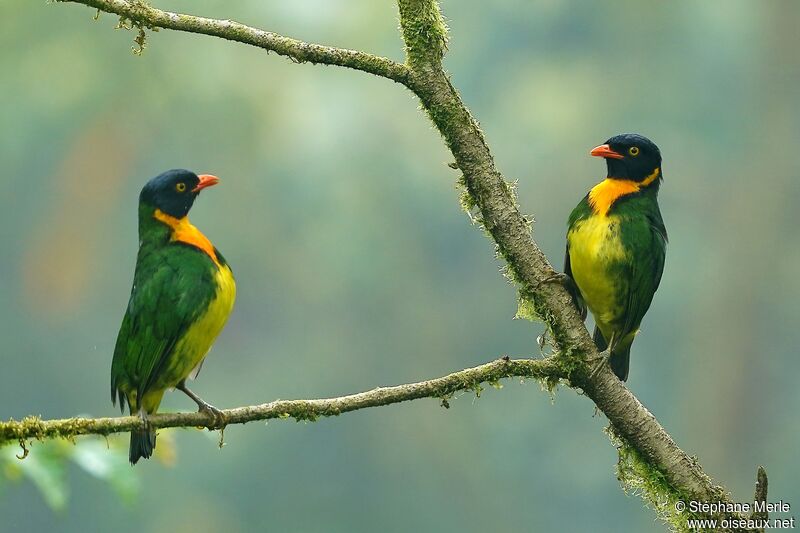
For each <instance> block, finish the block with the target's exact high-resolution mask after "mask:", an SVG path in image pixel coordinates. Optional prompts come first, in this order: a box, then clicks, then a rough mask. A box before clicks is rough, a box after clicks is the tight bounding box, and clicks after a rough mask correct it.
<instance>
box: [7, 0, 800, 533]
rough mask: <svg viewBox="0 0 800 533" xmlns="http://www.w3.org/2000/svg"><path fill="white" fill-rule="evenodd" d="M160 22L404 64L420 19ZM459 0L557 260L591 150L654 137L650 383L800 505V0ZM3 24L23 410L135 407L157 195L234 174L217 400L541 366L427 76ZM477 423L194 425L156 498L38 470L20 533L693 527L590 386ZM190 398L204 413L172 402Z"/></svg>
mask: <svg viewBox="0 0 800 533" xmlns="http://www.w3.org/2000/svg"><path fill="white" fill-rule="evenodd" d="M155 4H156V5H157V6H159V7H163V8H167V9H174V10H188V11H191V12H192V13H195V14H201V15H206V16H215V17H223V18H233V19H236V20H239V21H242V22H246V23H249V24H252V25H255V26H260V27H264V28H266V29H269V30H272V31H276V32H279V33H283V34H287V35H290V36H294V37H297V38H301V39H305V40H309V41H315V42H321V43H327V44H334V45H337V46H343V47H349V48H355V49H364V50H368V51H371V52H374V53H378V54H382V55H386V56H388V57H391V58H394V59H396V60H402V46H401V43H400V39H399V36H398V32H397V25H398V22H397V14H396V7H395V6H394V3H393V2H390V1H388V0H387V1H383V2H368V1H355V0H352V1H333V0H302V1H296V2H237V3H235V4H236V5H228V4H229V2H223V1H219V0H215V1H211V0H204V1H195V2H180V1H166V0H160V1H158V2H155ZM443 9H444V12H445V14H446V16H447V19H448V21H449V24H450V27H451V30H452V32H451V43H450V47H449V53H448V55H447V59H446V65H447V67H448V69H449V70H450V72H451V73H452V76H453V81H454V83H455V84H456V86H457V87H458V88H459V89H460V91H461V93H462V95H463V97H464V100H465V101H466V103H467V104H468V106H469V107H470V109H471V111H472V112H473V113H474V114H475V116H476V117H477V118H478V119H479V120H480V122H481V125H482V127H483V129H484V131H485V133H486V135H487V138H488V141H489V143H490V146H491V147H492V150H493V153H494V155H495V157H496V160H497V165H498V167H499V168H500V170H501V171H502V172H503V173H504V174H505V175H506V176H507V177H508V178H509V179H515V180H519V198H520V203H521V206H522V208H523V210H524V211H525V212H527V213H531V214H533V215H534V216H535V219H536V224H535V227H534V237H535V239H536V241H537V242H538V243H539V244H540V246H541V247H542V248H543V249H544V251H545V252H546V253H547V254H548V256H549V257H550V259H551V261H552V262H553V263H554V264H555V265H557V266H559V267H560V266H561V261H562V257H563V246H564V244H563V242H564V233H565V221H566V218H567V215H568V214H569V212H570V210H571V209H572V208H573V206H574V205H575V204H576V203H577V201H578V200H579V199H580V198H581V197H582V196H583V195H584V194H585V192H586V191H587V190H588V188H589V187H590V186H591V185H592V184H593V183H595V182H596V181H598V180H599V179H601V178H602V177H604V166H603V164H602V162H601V161H598V160H596V159H593V158H591V157H589V156H588V154H587V152H588V150H589V149H590V148H591V147H593V146H595V145H596V144H599V143H601V142H602V141H604V140H605V139H606V138H607V137H609V136H611V135H612V134H616V133H619V132H624V131H637V132H641V133H644V134H646V135H647V136H649V137H651V138H652V139H653V140H654V141H656V142H657V143H658V144H659V145H660V147H661V149H662V152H663V154H664V158H665V162H664V175H665V182H664V185H663V187H662V193H661V206H662V211H663V214H664V219H665V221H666V225H667V228H668V230H669V236H670V244H669V248H668V253H667V265H666V270H665V273H664V278H663V282H662V285H661V288H660V290H659V292H658V294H657V295H656V298H655V302H654V304H653V307H652V309H651V310H650V312H649V314H648V316H647V318H646V319H645V321H644V324H643V332H642V334H641V336H640V337H639V339H638V340H637V342H636V345H635V346H634V350H633V359H632V369H631V376H630V381H629V386H630V388H631V389H632V390H633V391H634V392H635V393H636V394H637V395H638V396H639V398H640V399H641V400H642V401H643V402H644V403H645V404H646V405H647V406H648V408H649V409H651V410H652V411H653V413H655V415H656V416H657V417H658V418H659V419H660V421H661V422H662V423H663V424H664V425H665V426H666V428H667V429H668V430H669V431H670V432H671V434H672V435H673V436H674V437H675V439H676V440H677V442H678V443H679V444H680V445H681V446H682V447H684V449H686V450H687V451H689V452H690V453H692V454H696V455H697V456H698V458H699V459H700V461H701V463H702V464H703V466H704V467H705V468H706V470H707V471H708V472H709V473H710V474H711V475H713V476H714V477H715V479H717V480H718V481H719V482H721V483H723V484H725V485H726V487H728V488H729V489H730V490H731V491H732V492H733V494H734V497H735V499H737V500H740V501H747V500H748V499H751V498H752V494H753V485H754V481H755V472H756V466H757V465H758V464H763V465H765V466H766V468H767V470H768V472H769V474H770V497H771V498H770V499H775V500H777V499H783V500H784V501H788V502H789V503H791V504H792V505H794V506H795V507H800V484H798V482H797V479H798V477H800V463H798V461H797V449H798V447H800V433H799V432H798V419H797V415H796V413H797V409H798V408H799V407H800V392H799V391H800V388H798V387H797V386H796V379H797V375H798V372H799V371H800V363H798V356H797V346H798V345H800V333H798V327H797V325H798V319H800V314H799V313H798V304H797V301H798V296H800V282H798V276H797V274H798V270H799V269H800V241H799V240H798V233H797V216H798V215H797V205H798V202H799V201H800V158H798V157H797V151H798V146H799V145H800V111H799V110H798V97H797V94H798V93H797V87H798V85H800V54H798V53H797V51H798V49H800V38H799V37H798V32H797V25H798V23H799V22H800V4H798V3H797V2H793V1H792V0H785V1H777V0H776V1H773V2H767V3H765V2H750V1H744V0H714V1H706V2H702V3H698V2H690V1H679V2H670V3H669V4H667V3H656V2H635V1H633V0H630V1H620V2H615V3H605V4H604V5H603V8H602V9H599V8H598V7H597V4H596V3H595V2H592V1H590V0H571V1H567V0H537V1H530V0H526V1H521V0H516V1H513V0H504V1H495V2H480V1H477V0H460V1H457V2H456V1H452V0H450V1H446V2H444V4H443ZM2 13H3V16H2V17H0V62H1V63H0V64H2V76H0V94H2V99H0V117H1V119H0V120H1V123H0V139H2V142H0V160H1V161H2V179H0V249H2V250H3V253H2V259H0V338H2V339H3V355H2V365H0V418H2V419H7V418H9V417H15V418H20V417H23V416H25V415H29V414H40V415H42V416H44V417H47V418H54V417H65V416H72V415H76V414H90V415H95V416H101V415H102V416H109V415H113V414H114V413H115V410H114V409H113V408H112V406H111V403H110V402H109V397H108V381H109V376H108V375H109V366H110V360H111V354H112V350H113V345H114V341H115V338H116V334H117V328H118V326H119V322H120V320H121V317H122V313H123V311H124V308H125V305H126V301H127V296H128V293H129V290H130V282H131V278H132V272H133V265H134V260H135V253H136V245H137V237H136V201H137V195H138V191H139V189H140V188H141V186H142V185H143V184H144V182H145V181H146V180H147V179H148V178H150V177H151V176H154V175H155V174H158V173H159V172H161V171H163V170H165V169H168V168H173V167H185V168H189V169H194V170H196V171H198V172H210V173H215V174H217V175H219V176H221V178H222V179H223V182H222V184H221V185H220V186H219V187H218V188H216V189H214V190H213V191H210V192H208V193H206V194H204V195H203V196H202V197H201V199H200V200H199V201H198V203H197V204H196V206H195V209H194V211H193V212H192V220H193V222H194V223H195V224H196V225H198V226H199V227H200V228H201V229H203V231H204V232H205V233H206V234H207V235H209V236H210V237H211V238H212V240H213V241H214V242H215V244H217V246H218V247H219V248H220V249H221V250H222V251H223V253H224V254H225V256H226V257H227V258H228V260H229V261H230V263H231V264H232V265H233V268H234V271H235V273H236V275H237V279H238V285H239V297H238V301H237V306H236V309H235V312H234V314H233V316H232V318H231V320H230V322H229V325H228V327H227V329H226V330H225V331H224V333H223V334H222V336H221V337H220V339H219V342H218V343H217V345H216V347H215V348H214V350H213V351H212V353H211V355H210V358H209V360H208V361H207V363H206V366H205V367H204V370H203V373H202V374H201V376H200V379H199V381H198V382H197V383H196V385H195V387H194V388H195V390H196V391H197V392H198V393H200V394H201V395H203V396H204V397H205V398H206V399H208V400H210V401H212V403H215V404H216V405H218V406H220V407H231V406H238V405H245V404H252V403H259V402H263V401H268V400H272V399H276V398H306V397H322V396H330V395H341V394H345V393H350V392H355V391H359V390H366V389H370V388H372V387H375V386H378V385H389V384H397V383H403V382H409V381H416V380H421V379H425V378H430V377H434V376H439V375H442V374H445V373H448V372H450V371H453V370H457V369H460V368H463V367H467V366H472V365H476V364H480V363H483V362H486V361H488V360H491V359H493V358H496V357H498V356H501V355H503V354H510V355H512V356H536V355H537V354H538V349H537V348H536V346H535V338H536V336H537V334H538V333H540V332H541V330H542V327H541V326H540V325H537V324H531V323H529V322H525V321H520V320H516V321H515V320H512V318H513V316H514V313H515V305H516V302H515V291H514V289H513V287H512V286H510V285H509V284H508V283H507V282H506V281H505V280H504V279H503V277H502V275H501V274H500V273H499V269H500V267H501V266H502V265H501V263H500V262H498V261H497V260H496V259H495V258H494V257H493V247H492V245H491V243H490V242H489V241H487V239H486V238H485V237H484V235H483V234H482V233H481V232H480V231H478V230H477V229H476V228H474V227H471V226H470V224H469V221H468V218H467V217H466V215H465V214H464V213H463V212H462V211H461V209H460V208H459V205H458V201H457V200H458V193H457V190H456V187H455V182H456V179H457V174H456V173H455V172H454V171H453V170H451V169H449V168H448V167H447V166H446V164H447V163H448V162H449V161H451V157H450V156H449V154H448V153H447V152H446V150H445V148H444V146H443V143H442V142H441V140H440V138H439V136H438V134H437V133H436V132H435V131H434V130H433V129H432V127H431V125H430V124H429V122H428V120H427V119H426V117H425V116H424V115H423V114H422V113H421V112H420V111H419V110H418V105H417V102H416V101H415V100H414V98H413V97H412V96H411V94H410V93H408V92H407V91H405V90H404V89H403V88H402V87H400V86H398V85H395V84H393V83H391V82H388V81H386V80H382V79H378V78H374V77H371V76H368V75H365V74H362V73H358V72H354V71H348V70H344V69H340V68H333V67H323V66H317V67H315V66H311V65H294V64H292V63H290V62H289V61H287V60H285V59H282V58H279V57H276V56H275V55H267V54H266V53H265V52H264V51H262V50H258V49H255V48H248V47H245V46H243V45H237V44H233V43H229V42H225V41H222V40H219V39H213V38H209V37H202V36H194V35H188V34H179V33H175V32H170V31H161V32H158V33H148V46H147V48H146V50H145V53H144V55H143V56H142V57H137V56H135V55H133V54H132V53H131V46H132V44H133V43H132V39H133V37H134V33H133V32H130V31H124V30H116V31H115V30H114V29H113V28H114V25H115V24H116V19H115V18H114V17H112V16H109V15H102V16H101V17H100V18H99V20H98V21H96V22H95V21H93V20H92V17H93V15H94V10H91V9H89V8H86V7H82V6H77V5H61V4H58V5H55V4H48V3H45V2H30V1H28V0H4V2H3V7H2ZM450 403H451V408H450V409H449V410H445V409H442V408H441V407H440V406H439V405H438V402H437V401H435V400H422V401H417V402H413V403H410V404H405V405H398V406H392V407H388V408H381V409H375V410H370V411H362V412H357V413H352V414H348V415H346V416H342V417H340V418H336V419H328V420H321V421H319V422H316V423H295V422H292V421H274V422H270V423H269V424H268V425H267V426H264V424H255V423H254V424H249V425H247V426H238V427H231V428H229V429H228V430H227V431H226V434H225V437H226V441H227V445H226V446H225V447H224V448H223V449H222V450H219V449H218V448H217V441H216V439H217V437H216V435H215V434H211V435H209V434H207V433H204V432H200V431H196V430H179V431H172V432H162V435H161V437H160V444H161V445H162V447H163V450H162V453H161V455H160V458H159V459H160V460H153V461H150V462H145V463H144V464H140V465H139V466H137V467H136V469H135V471H133V474H135V476H136V478H135V479H133V480H132V481H131V480H130V479H129V480H128V481H124V482H120V483H122V484H123V485H125V486H128V488H131V487H132V488H131V490H122V491H120V490H114V488H113V483H112V484H111V485H109V484H108V483H106V482H104V481H102V480H99V479H96V478H95V477H94V476H92V475H91V474H90V473H87V469H86V468H80V467H79V466H77V465H76V464H75V463H74V462H68V464H67V466H66V467H65V469H64V470H63V471H60V472H57V473H56V474H54V475H53V476H52V478H53V479H52V483H53V484H54V485H55V484H60V485H63V489H62V490H61V492H62V494H61V496H58V495H56V498H55V508H52V507H51V506H50V505H47V504H46V500H45V498H46V497H47V496H46V494H47V490H45V491H44V492H42V491H41V490H39V489H37V487H36V486H35V484H34V483H32V482H31V481H30V479H29V478H28V477H25V476H22V477H20V476H18V475H17V474H18V472H17V470H18V468H16V467H13V466H9V465H13V462H11V461H7V462H6V463H5V464H6V467H5V468H6V470H7V474H8V475H7V476H2V475H0V487H1V488H0V516H2V517H3V518H2V522H3V526H2V527H3V530H4V531H59V532H62V531H63V532H84V531H115V532H116V533H126V532H142V531H148V532H150V531H153V532H170V533H176V532H184V531H185V532H192V533H202V532H216V531H227V532H230V533H234V532H246V531H259V530H271V531H297V532H331V531H343V532H345V531H346V532H350V531H378V530H380V531H397V532H400V531H412V530H421V531H475V532H477V531H487V530H489V531H536V530H538V531H590V530H591V531H609V532H611V531H661V530H663V527H664V526H663V525H662V524H661V523H659V522H657V521H656V519H655V517H654V514H653V513H652V511H650V510H648V509H646V508H644V506H643V505H642V502H641V500H640V499H639V498H638V497H635V496H628V495H625V494H624V493H623V492H622V491H621V490H620V487H619V484H618V482H617V480H616V478H615V475H614V464H615V461H616V454H615V451H614V449H613V447H612V446H611V445H610V443H609V441H608V439H607V437H606V436H605V435H604V433H603V431H602V429H603V427H604V425H605V420H604V419H603V418H602V417H601V416H593V414H594V410H593V405H592V404H591V403H590V402H589V401H588V400H586V399H585V398H583V397H580V396H578V395H576V394H574V393H573V392H572V391H569V390H561V391H559V392H558V393H556V395H555V397H554V400H553V401H551V398H550V397H549V396H548V395H547V393H544V392H541V390H540V387H539V386H538V384H536V383H535V382H526V383H522V384H520V382H519V380H511V381H508V382H506V383H505V387H504V389H503V390H502V391H496V390H494V389H491V388H489V389H488V390H486V391H485V392H484V393H483V394H482V395H481V397H480V398H479V399H476V398H475V397H474V395H472V394H464V395H461V396H460V397H459V398H457V399H455V400H453V401H451V402H450ZM163 408H165V409H173V410H189V409H191V408H192V404H191V403H190V402H189V401H188V399H186V398H184V397H183V396H182V395H180V394H172V395H169V396H168V397H167V398H166V401H165V403H164V404H163ZM126 445H127V436H121V437H118V438H115V439H111V442H110V446H111V448H112V451H113V450H114V449H123V448H124V447H125V446H126ZM78 448H80V446H79V447H78ZM102 448H103V449H104V448H105V443H102ZM4 452H5V453H6V456H7V455H8V453H9V449H8V448H6V450H5V451H4ZM16 452H17V450H14V453H16ZM109 453H111V452H109ZM36 454H37V447H34V448H33V450H32V456H36ZM14 461H16V460H14ZM90 462H91V461H90ZM34 464H35V463H34ZM84 466H86V465H85V462H84ZM89 470H90V471H91V468H89ZM15 472H16V473H15ZM95 473H97V472H95ZM130 474H131V470H130V468H128V467H125V469H121V470H120V473H119V476H121V478H122V477H130ZM34 478H35V476H34ZM36 479H39V483H40V484H41V485H44V486H47V485H49V483H48V482H42V481H41V479H42V478H41V476H39V478H36ZM137 486H138V491H137V490H136V487H137ZM117 488H119V487H117ZM120 492H122V493H124V494H126V495H127V496H125V497H120V494H119V493H120ZM59 502H60V503H59ZM50 503H51V504H53V496H52V494H51V495H50Z"/></svg>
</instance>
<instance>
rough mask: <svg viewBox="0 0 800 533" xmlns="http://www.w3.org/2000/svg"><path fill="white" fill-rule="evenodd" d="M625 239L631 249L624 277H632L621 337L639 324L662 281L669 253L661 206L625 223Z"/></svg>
mask: <svg viewBox="0 0 800 533" xmlns="http://www.w3.org/2000/svg"><path fill="white" fill-rule="evenodd" d="M622 228H623V231H622V239H623V242H624V243H625V247H626V248H627V249H628V252H629V253H630V260H629V261H626V262H625V264H624V269H625V270H626V272H624V273H623V278H624V279H627V280H628V283H627V289H628V295H627V298H626V304H625V311H624V313H623V317H624V323H623V325H622V331H621V332H620V340H622V339H624V338H625V337H627V336H628V335H629V334H630V333H633V332H635V331H636V330H637V329H638V328H639V324H641V322H642V318H644V315H645V313H647V310H648V309H649V308H650V304H651V303H652V301H653V296H654V295H655V292H656V290H657V289H658V286H659V284H660V282H661V275H662V273H663V272H664V259H665V256H666V246H667V230H666V228H665V227H664V222H663V220H662V219H661V213H660V211H659V210H658V206H657V205H656V206H655V209H648V210H647V213H646V215H645V216H643V217H636V219H635V220H634V219H629V221H628V222H627V223H623V224H622Z"/></svg>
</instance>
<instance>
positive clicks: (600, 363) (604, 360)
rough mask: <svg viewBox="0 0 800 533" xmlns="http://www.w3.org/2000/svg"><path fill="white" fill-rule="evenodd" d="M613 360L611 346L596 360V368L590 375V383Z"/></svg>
mask: <svg viewBox="0 0 800 533" xmlns="http://www.w3.org/2000/svg"><path fill="white" fill-rule="evenodd" d="M610 359H611V347H610V346H609V347H608V348H606V349H605V350H604V351H602V352H600V355H599V356H598V357H597V359H595V363H594V368H593V369H592V373H591V374H589V381H592V380H593V379H594V378H595V376H596V375H597V373H598V372H600V369H601V368H603V367H604V366H605V365H607V364H608V362H609V360H610Z"/></svg>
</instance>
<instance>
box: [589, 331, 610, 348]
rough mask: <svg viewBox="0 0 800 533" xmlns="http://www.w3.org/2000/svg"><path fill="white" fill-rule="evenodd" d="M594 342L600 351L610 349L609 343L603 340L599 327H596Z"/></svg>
mask: <svg viewBox="0 0 800 533" xmlns="http://www.w3.org/2000/svg"><path fill="white" fill-rule="evenodd" d="M592 340H593V341H594V344H595V346H597V350H598V351H600V352H602V351H603V350H605V349H606V348H608V343H607V342H606V340H605V339H604V338H603V334H602V333H600V328H598V327H597V326H595V327H594V335H592Z"/></svg>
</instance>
